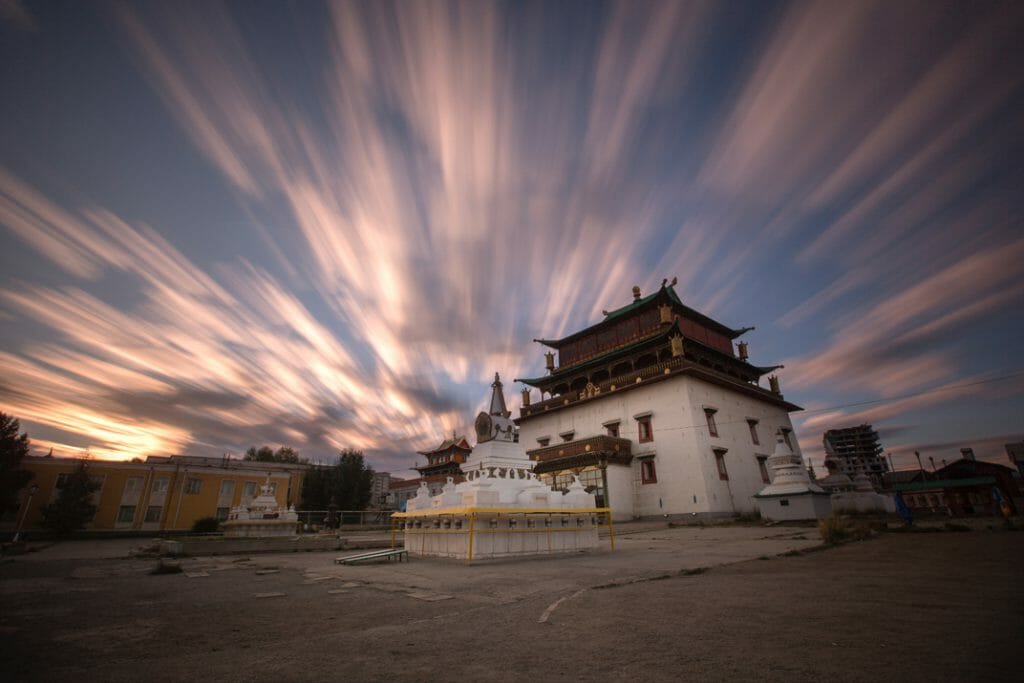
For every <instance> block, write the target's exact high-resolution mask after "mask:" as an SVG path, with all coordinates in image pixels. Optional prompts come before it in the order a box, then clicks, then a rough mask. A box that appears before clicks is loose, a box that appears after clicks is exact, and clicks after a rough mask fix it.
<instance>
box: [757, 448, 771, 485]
mask: <svg viewBox="0 0 1024 683" xmlns="http://www.w3.org/2000/svg"><path fill="white" fill-rule="evenodd" d="M766 462H768V457H767V456H764V455H759V456H757V468H758V469H759V470H761V481H763V482H764V483H766V484H770V483H772V482H771V479H770V478H769V477H768V466H767V465H766V464H765V463H766Z"/></svg>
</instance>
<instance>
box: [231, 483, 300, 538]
mask: <svg viewBox="0 0 1024 683" xmlns="http://www.w3.org/2000/svg"><path fill="white" fill-rule="evenodd" d="M298 521H299V515H298V513H297V512H295V507H294V506H291V507H288V508H285V507H284V506H281V505H279V504H278V502H277V498H275V497H274V494H273V489H272V487H271V485H270V476H269V475H268V476H267V479H266V481H264V482H263V486H261V487H260V495H258V496H256V497H255V498H253V499H252V501H251V502H250V503H249V504H248V505H240V506H238V507H236V508H232V510H231V512H230V514H229V515H228V519H227V521H225V522H224V535H225V536H258V537H268V536H294V535H295V531H296V524H297V523H298Z"/></svg>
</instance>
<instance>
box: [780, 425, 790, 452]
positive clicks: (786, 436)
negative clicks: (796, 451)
mask: <svg viewBox="0 0 1024 683" xmlns="http://www.w3.org/2000/svg"><path fill="white" fill-rule="evenodd" d="M780 431H781V432H782V440H783V441H785V442H786V448H788V449H789V450H793V442H792V441H790V439H789V433H790V432H791V431H793V430H792V429H786V428H785V427H783V428H782V429H781V430H780Z"/></svg>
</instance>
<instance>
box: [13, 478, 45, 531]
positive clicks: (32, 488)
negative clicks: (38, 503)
mask: <svg viewBox="0 0 1024 683" xmlns="http://www.w3.org/2000/svg"><path fill="white" fill-rule="evenodd" d="M37 493H39V486H38V485H36V484H32V485H31V486H29V487H28V500H27V501H25V512H23V513H21V521H19V522H18V527H17V528H16V529H15V530H14V542H15V543H17V542H18V539H20V538H21V526H22V525H23V524H24V523H25V518H26V517H28V509H29V507H30V506H31V505H32V497H33V496H34V495H36V494H37Z"/></svg>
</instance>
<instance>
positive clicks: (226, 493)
mask: <svg viewBox="0 0 1024 683" xmlns="http://www.w3.org/2000/svg"><path fill="white" fill-rule="evenodd" d="M233 495H235V480H234V479H223V480H221V482H220V497H221V498H230V497H231V496H233Z"/></svg>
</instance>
